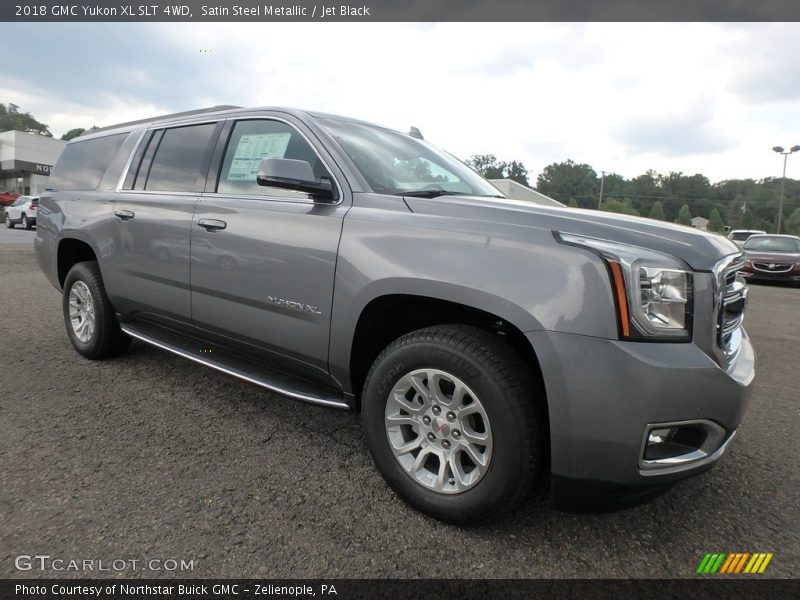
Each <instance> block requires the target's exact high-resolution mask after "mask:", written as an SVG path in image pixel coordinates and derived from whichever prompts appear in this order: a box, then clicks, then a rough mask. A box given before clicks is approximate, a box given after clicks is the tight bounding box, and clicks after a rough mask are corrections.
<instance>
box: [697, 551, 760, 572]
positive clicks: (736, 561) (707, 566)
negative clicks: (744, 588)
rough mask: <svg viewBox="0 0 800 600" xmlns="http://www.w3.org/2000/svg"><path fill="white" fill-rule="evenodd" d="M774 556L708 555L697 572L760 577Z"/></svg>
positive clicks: (742, 554)
mask: <svg viewBox="0 0 800 600" xmlns="http://www.w3.org/2000/svg"><path fill="white" fill-rule="evenodd" d="M772 556H773V553H772V552H769V553H765V552H756V553H755V554H750V553H749V552H732V553H727V554H726V553H725V552H716V553H714V554H711V553H708V554H706V555H705V556H704V557H703V560H701V561H700V565H699V566H698V567H697V571H695V572H696V573H698V574H701V575H713V574H715V573H724V574H728V575H730V574H737V573H745V574H749V575H755V574H759V575H760V574H761V573H763V572H764V571H766V569H767V565H768V564H769V562H770V561H771V560H772Z"/></svg>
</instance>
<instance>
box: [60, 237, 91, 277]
mask: <svg viewBox="0 0 800 600" xmlns="http://www.w3.org/2000/svg"><path fill="white" fill-rule="evenodd" d="M96 260H97V255H96V254H95V253H94V250H92V247H91V246H90V245H89V244H87V243H86V242H82V241H81V240H76V239H74V238H67V239H63V240H61V241H60V242H59V243H58V284H59V285H60V286H61V287H62V288H63V287H64V280H65V279H66V278H67V273H69V270H70V269H71V268H72V267H74V266H75V265H76V264H78V263H79V262H85V261H96Z"/></svg>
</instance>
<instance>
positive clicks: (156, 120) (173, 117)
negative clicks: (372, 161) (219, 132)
mask: <svg viewBox="0 0 800 600" xmlns="http://www.w3.org/2000/svg"><path fill="white" fill-rule="evenodd" d="M258 110H272V111H279V112H284V113H287V114H290V115H295V116H303V115H307V116H311V117H313V118H319V119H336V120H339V121H348V122H350V123H360V124H362V125H372V126H374V127H381V128H382V129H388V128H387V127H384V126H382V125H376V124H374V123H370V122H368V121H363V120H360V119H354V118H352V117H344V116H341V115H334V114H330V113H324V112H317V111H313V112H312V111H305V110H300V109H297V108H288V107H285V106H260V107H250V108H245V107H241V106H235V105H232V104H220V105H217V106H209V107H207V108H198V109H195V110H187V111H183V112H176V113H169V114H166V115H158V116H155V117H150V118H147V119H139V120H136V121H126V122H124V123H117V124H115V125H107V126H106V127H100V128H98V129H91V130H89V131H86V132H85V133H83V134H81V135H79V136H78V137H76V138H74V139H75V140H76V141H77V140H79V139H80V140H83V139H87V138H89V137H94V135H95V134H106V135H107V134H109V133H111V132H114V131H120V132H121V131H126V130H129V129H131V128H133V127H137V126H150V125H156V124H168V123H170V122H172V121H180V120H182V119H188V118H191V117H202V116H205V115H208V116H225V115H228V114H236V113H240V112H252V111H258Z"/></svg>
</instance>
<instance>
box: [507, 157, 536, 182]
mask: <svg viewBox="0 0 800 600" xmlns="http://www.w3.org/2000/svg"><path fill="white" fill-rule="evenodd" d="M502 165H503V172H504V173H505V176H506V177H507V178H508V179H513V180H514V181H516V182H517V183H521V184H522V185H530V184H529V183H528V169H526V168H525V165H523V164H522V163H521V162H518V161H516V160H512V161H511V162H509V163H502Z"/></svg>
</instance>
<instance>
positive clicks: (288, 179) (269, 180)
mask: <svg viewBox="0 0 800 600" xmlns="http://www.w3.org/2000/svg"><path fill="white" fill-rule="evenodd" d="M256 182H258V185H265V186H269V187H277V188H282V189H285V190H297V191H298V192H305V193H307V194H311V196H312V197H313V198H314V200H317V201H320V202H326V201H327V202H333V201H334V200H336V192H335V189H334V187H333V182H332V181H331V180H330V179H328V178H327V177H323V178H321V179H317V178H315V177H314V171H313V170H312V169H311V165H310V164H309V162H308V161H306V160H293V159H290V158H265V159H264V160H262V161H261V163H260V164H259V165H258V175H257V176H256Z"/></svg>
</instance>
